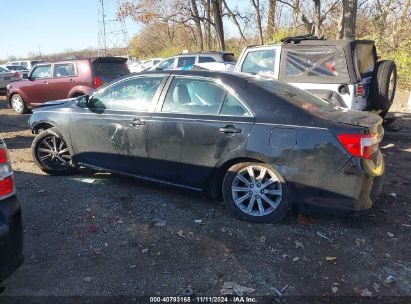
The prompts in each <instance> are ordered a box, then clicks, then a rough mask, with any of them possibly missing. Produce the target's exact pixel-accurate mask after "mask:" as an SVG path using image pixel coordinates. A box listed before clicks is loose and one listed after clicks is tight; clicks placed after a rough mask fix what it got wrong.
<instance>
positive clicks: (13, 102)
mask: <svg viewBox="0 0 411 304" xmlns="http://www.w3.org/2000/svg"><path fill="white" fill-rule="evenodd" d="M10 106H11V108H12V109H13V110H14V111H16V112H17V113H19V114H27V113H29V112H30V110H29V109H28V108H27V106H26V103H25V102H24V100H23V98H21V96H20V95H19V94H13V95H12V96H11V98H10Z"/></svg>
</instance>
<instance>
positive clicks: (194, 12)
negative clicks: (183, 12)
mask: <svg viewBox="0 0 411 304" xmlns="http://www.w3.org/2000/svg"><path fill="white" fill-rule="evenodd" d="M191 15H192V16H193V18H194V22H195V25H196V30H197V37H196V40H197V50H200V51H202V50H203V31H202V29H201V21H200V15H199V14H198V8H197V3H196V0H191Z"/></svg>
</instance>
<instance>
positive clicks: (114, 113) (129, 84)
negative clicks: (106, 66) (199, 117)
mask: <svg viewBox="0 0 411 304" xmlns="http://www.w3.org/2000/svg"><path fill="white" fill-rule="evenodd" d="M166 77H167V76H164V75H160V76H158V75H155V76H154V75H153V76H140V77H134V78H128V79H125V80H122V81H120V82H117V83H115V84H113V85H112V86H108V87H107V88H104V89H103V90H101V91H99V92H98V93H96V94H95V95H94V96H93V97H92V98H91V99H90V101H89V105H88V107H87V108H80V107H78V108H76V111H75V112H74V113H73V114H72V119H71V124H70V132H71V142H72V145H73V150H74V154H75V155H74V157H75V160H76V162H79V163H82V164H86V165H90V166H94V167H99V168H104V169H110V170H113V171H119V172H124V173H130V174H137V175H140V174H144V173H145V169H144V168H145V166H146V162H145V158H146V157H147V154H146V142H145V138H146V136H145V135H146V127H147V121H148V120H149V119H150V117H151V114H152V112H153V110H154V108H155V104H156V101H157V100H158V96H159V92H160V90H161V87H162V86H163V83H164V82H165V80H166Z"/></svg>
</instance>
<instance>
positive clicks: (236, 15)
mask: <svg viewBox="0 0 411 304" xmlns="http://www.w3.org/2000/svg"><path fill="white" fill-rule="evenodd" d="M223 4H224V7H225V9H226V10H227V13H228V16H230V18H231V19H232V20H233V22H234V24H235V26H236V27H237V30H238V33H239V34H240V37H241V39H242V40H243V41H244V42H245V43H247V39H246V38H245V36H244V32H243V30H242V29H241V25H240V23H239V22H238V20H237V17H238V16H239V14H238V13H237V14H236V13H234V12H233V11H232V10H231V9H230V7H229V6H228V5H227V1H226V0H223Z"/></svg>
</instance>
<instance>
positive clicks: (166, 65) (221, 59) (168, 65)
mask: <svg viewBox="0 0 411 304" xmlns="http://www.w3.org/2000/svg"><path fill="white" fill-rule="evenodd" d="M236 61H237V60H236V59H235V56H234V54H233V53H229V52H223V51H218V52H217V51H210V52H199V53H185V54H180V55H177V56H173V57H170V58H167V59H165V60H163V61H161V62H160V63H159V64H158V65H156V66H153V67H152V68H151V69H150V70H179V69H189V68H191V67H193V66H194V65H199V66H201V65H203V64H210V63H212V64H214V65H208V67H209V68H210V69H212V70H230V69H234V66H235V64H236ZM218 63H219V64H223V65H224V66H225V68H222V67H221V66H219V65H218Z"/></svg>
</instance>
